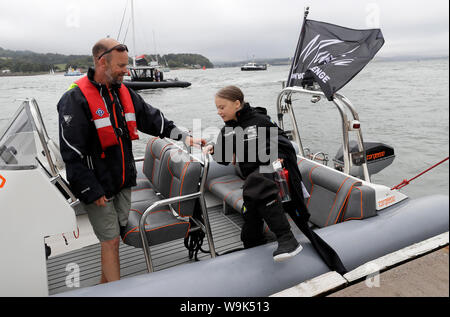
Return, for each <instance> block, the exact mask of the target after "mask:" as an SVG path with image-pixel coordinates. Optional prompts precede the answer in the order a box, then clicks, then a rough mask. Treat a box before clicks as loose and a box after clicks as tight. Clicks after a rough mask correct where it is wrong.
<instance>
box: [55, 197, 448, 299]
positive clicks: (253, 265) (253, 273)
mask: <svg viewBox="0 0 450 317" xmlns="http://www.w3.org/2000/svg"><path fill="white" fill-rule="evenodd" d="M448 218H449V198H448V196H443V195H436V196H428V197H423V198H418V199H414V200H413V199H407V200H405V201H403V202H401V203H399V204H397V205H394V206H392V207H389V208H388V209H387V210H384V211H380V212H379V213H378V215H377V216H375V217H371V218H367V219H364V220H352V221H347V222H343V223H340V224H337V225H333V226H329V227H325V228H321V229H318V230H317V231H316V232H317V233H318V234H319V235H320V236H321V237H322V238H323V239H324V240H326V241H327V242H328V243H329V244H330V245H331V246H332V247H333V248H334V249H335V250H336V252H337V253H338V254H339V256H340V257H341V259H342V261H343V263H344V265H345V266H346V268H347V270H349V271H350V270H353V269H355V268H357V267H358V266H360V265H362V264H364V263H367V262H369V261H372V260H374V259H377V258H379V257H382V256H384V255H386V254H389V253H392V252H394V251H397V250H400V249H402V248H405V247H407V246H410V245H412V244H415V243H418V242H421V241H423V240H426V239H429V238H432V237H435V236H437V235H440V234H442V233H445V232H448V228H449V223H448ZM297 237H298V238H299V240H300V242H301V243H302V244H303V250H302V252H300V253H299V254H298V255H297V256H296V257H294V258H293V259H290V260H288V261H285V262H282V263H275V262H274V261H273V258H272V252H273V251H274V249H275V247H276V244H275V243H270V244H266V245H263V246H259V247H255V248H252V249H247V250H243V251H237V252H234V253H230V254H227V255H223V256H219V257H217V258H215V259H208V260H204V261H199V262H195V263H189V264H185V265H181V266H176V267H172V268H169V269H166V270H162V271H158V272H155V273H151V274H143V275H140V276H135V277H130V278H126V279H123V280H120V281H116V282H112V283H108V284H102V285H97V286H93V287H88V288H82V289H79V290H75V291H70V292H66V293H62V294H58V296H159V297H161V296H171V297H180V296H189V297H196V296H202V297H216V296H221V297H222V296H223V297H241V296H245V297H259V296H269V295H272V294H275V293H277V292H280V291H282V290H284V289H287V288H290V287H292V286H294V285H297V284H299V283H301V282H304V281H306V280H309V279H311V278H314V277H316V276H319V275H322V274H324V273H327V272H329V271H330V270H329V268H328V267H327V266H326V265H325V264H324V263H323V261H322V260H321V259H320V258H319V256H318V255H317V253H316V252H315V250H314V249H313V248H312V246H311V244H310V243H309V241H308V240H307V239H306V238H305V237H304V236H303V235H298V236H297Z"/></svg>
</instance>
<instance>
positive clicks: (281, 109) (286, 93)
mask: <svg viewBox="0 0 450 317" xmlns="http://www.w3.org/2000/svg"><path fill="white" fill-rule="evenodd" d="M294 93H300V94H309V95H311V96H313V97H316V99H317V98H319V99H318V100H320V98H322V97H323V98H326V96H325V94H324V93H323V92H322V91H321V90H315V89H314V90H313V89H305V88H302V87H286V88H283V89H282V90H281V92H280V93H279V94H278V98H277V115H278V123H279V126H280V128H281V129H283V130H284V123H283V115H284V114H285V113H288V114H289V116H290V118H291V121H292V123H293V131H292V132H293V135H292V137H293V140H294V142H296V143H297V144H298V145H299V151H300V154H301V155H302V156H303V157H305V153H304V150H303V145H302V141H301V137H300V132H299V129H298V124H297V120H296V118H295V114H294V111H293V108H292V101H291V96H292V94H294ZM284 97H285V98H284ZM318 100H317V101H318ZM283 101H284V105H283ZM317 101H316V102H317ZM332 102H333V104H334V105H335V106H336V108H337V109H338V111H339V114H340V116H341V120H342V140H343V142H342V146H343V160H344V169H343V172H344V173H345V174H349V173H350V168H351V167H352V165H353V161H352V159H351V157H350V156H351V154H350V152H349V136H348V132H349V131H350V130H351V127H350V125H351V122H350V121H349V120H348V117H347V113H346V111H345V109H346V108H347V109H348V110H349V111H350V112H351V115H352V117H353V120H354V121H358V122H359V116H358V113H357V112H356V110H355V108H354V107H353V105H352V103H351V102H350V100H349V99H348V98H347V97H345V96H344V95H342V94H339V93H335V94H334V98H333V101H332ZM355 131H356V132H357V136H358V149H359V151H360V153H362V154H363V157H364V158H365V157H366V151H365V149H364V141H363V137H362V132H361V128H360V127H359V128H357V129H355ZM362 167H363V173H364V180H365V181H367V182H370V175H369V170H368V167H367V160H366V159H364V161H363V162H362Z"/></svg>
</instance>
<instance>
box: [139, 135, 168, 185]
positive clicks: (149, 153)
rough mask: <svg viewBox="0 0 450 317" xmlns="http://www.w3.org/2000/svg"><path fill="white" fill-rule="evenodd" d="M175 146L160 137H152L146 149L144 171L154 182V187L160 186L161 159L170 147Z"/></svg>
mask: <svg viewBox="0 0 450 317" xmlns="http://www.w3.org/2000/svg"><path fill="white" fill-rule="evenodd" d="M173 148H175V145H174V144H173V143H170V142H169V141H167V140H165V139H160V138H159V137H153V138H151V139H150V140H149V141H148V143H147V147H146V149H145V157H144V166H143V172H144V174H145V176H146V177H147V178H148V180H149V181H150V182H151V183H152V185H153V188H155V189H158V188H159V187H160V173H161V160H162V158H163V155H164V153H165V152H166V151H168V150H169V149H173Z"/></svg>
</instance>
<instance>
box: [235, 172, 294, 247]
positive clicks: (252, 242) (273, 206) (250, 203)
mask: <svg viewBox="0 0 450 317" xmlns="http://www.w3.org/2000/svg"><path fill="white" fill-rule="evenodd" d="M278 192H279V190H278V186H277V184H276V183H275V181H274V180H273V176H272V174H262V173H259V171H258V170H256V171H254V172H253V173H251V174H250V175H249V176H248V177H247V178H246V179H245V182H244V187H243V199H244V213H243V217H244V225H243V227H242V231H241V240H242V242H243V243H244V248H251V247H255V246H258V245H261V244H264V243H266V238H265V236H264V230H263V225H264V222H263V220H264V221H266V223H267V225H268V227H269V229H270V231H272V232H273V233H274V234H275V236H276V237H277V239H279V238H280V237H285V236H286V235H289V234H292V233H291V226H290V224H289V221H288V219H287V217H286V214H285V212H284V209H283V206H282V204H281V202H280V201H279V199H278Z"/></svg>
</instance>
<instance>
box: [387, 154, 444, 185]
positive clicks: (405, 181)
mask: <svg viewBox="0 0 450 317" xmlns="http://www.w3.org/2000/svg"><path fill="white" fill-rule="evenodd" d="M447 160H448V156H447V157H446V158H445V159H443V160H442V161H440V162H439V163H436V164H434V165H433V166H431V167H430V168H427V169H426V170H424V171H423V172H422V173H420V174H417V175H416V176H414V177H413V178H411V179H410V180H407V179H404V180H403V181H402V182H401V183H400V184H398V185H396V186H394V187H392V188H391V190H394V189H400V188H403V187H405V186H406V185H409V183H410V182H411V181H413V180H415V179H416V178H417V177H419V176H421V175H423V174H425V173H426V172H428V171H430V170H432V169H433V168H435V167H436V166H438V165H440V164H442V163H444V162H445V161H447Z"/></svg>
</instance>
